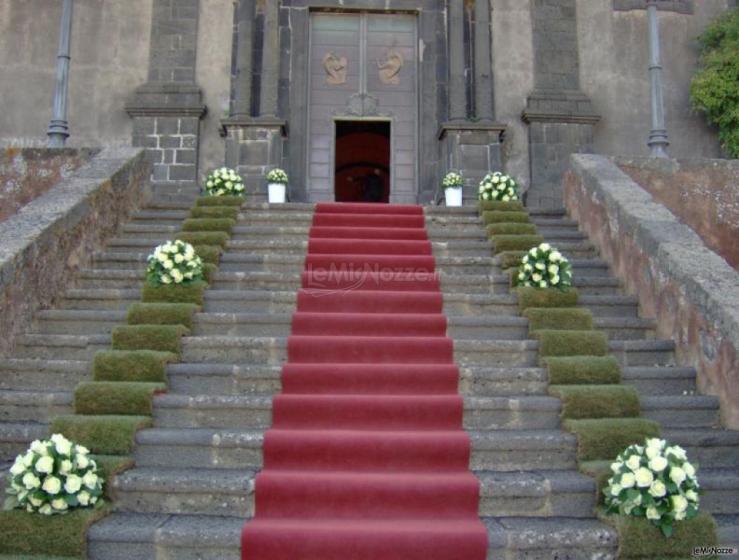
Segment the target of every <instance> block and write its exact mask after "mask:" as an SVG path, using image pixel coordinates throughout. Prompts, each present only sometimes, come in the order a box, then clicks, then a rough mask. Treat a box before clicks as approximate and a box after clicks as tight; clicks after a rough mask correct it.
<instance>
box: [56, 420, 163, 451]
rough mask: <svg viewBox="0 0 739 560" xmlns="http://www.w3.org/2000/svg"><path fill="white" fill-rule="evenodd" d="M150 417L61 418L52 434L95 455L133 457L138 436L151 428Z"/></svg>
mask: <svg viewBox="0 0 739 560" xmlns="http://www.w3.org/2000/svg"><path fill="white" fill-rule="evenodd" d="M151 426H152V419H151V417H150V416H83V415H76V414H75V415H67V416H58V417H56V418H54V420H53V421H52V422H51V425H50V430H51V433H53V434H56V433H59V434H63V435H64V436H65V437H67V438H69V439H71V440H72V441H74V442H75V443H78V444H80V445H84V446H85V447H87V448H88V449H89V450H90V451H92V452H93V453H98V454H102V455H129V454H131V453H132V452H133V446H134V438H135V436H136V432H137V431H139V430H141V429H143V428H150V427H151Z"/></svg>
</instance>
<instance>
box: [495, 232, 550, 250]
mask: <svg viewBox="0 0 739 560" xmlns="http://www.w3.org/2000/svg"><path fill="white" fill-rule="evenodd" d="M490 239H491V240H492V241H493V248H494V250H495V252H496V253H502V252H504V251H528V250H529V249H531V248H533V247H537V246H538V245H540V244H541V243H544V238H543V237H542V236H540V235H493V236H492V237H491V238H490Z"/></svg>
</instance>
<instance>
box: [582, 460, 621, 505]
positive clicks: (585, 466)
mask: <svg viewBox="0 0 739 560" xmlns="http://www.w3.org/2000/svg"><path fill="white" fill-rule="evenodd" d="M579 468H580V472H581V473H583V474H586V475H588V476H589V477H590V478H593V479H595V487H596V494H595V495H596V500H597V503H598V504H602V503H604V502H605V496H604V495H603V489H604V488H605V487H606V486H608V479H609V478H611V475H612V474H613V473H612V472H611V461H582V462H580V464H579Z"/></svg>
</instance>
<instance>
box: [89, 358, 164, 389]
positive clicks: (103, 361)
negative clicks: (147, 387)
mask: <svg viewBox="0 0 739 560" xmlns="http://www.w3.org/2000/svg"><path fill="white" fill-rule="evenodd" d="M176 360H177V354H172V353H171V352H155V351H153V350H104V351H101V352H97V353H96V354H95V357H94V358H93V363H92V378H93V379H94V380H95V381H149V382H153V383H164V382H166V380H167V373H166V369H167V364H168V363H170V362H174V361H176Z"/></svg>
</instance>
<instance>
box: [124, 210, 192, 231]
mask: <svg viewBox="0 0 739 560" xmlns="http://www.w3.org/2000/svg"><path fill="white" fill-rule="evenodd" d="M189 215H190V212H189V210H186V209H170V208H147V209H144V210H139V211H138V212H135V213H134V214H133V216H132V221H131V222H130V223H133V224H145V223H154V224H157V225H173V226H177V227H179V226H180V225H181V224H182V222H183V221H184V220H186V219H187V217H188V216H189Z"/></svg>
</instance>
